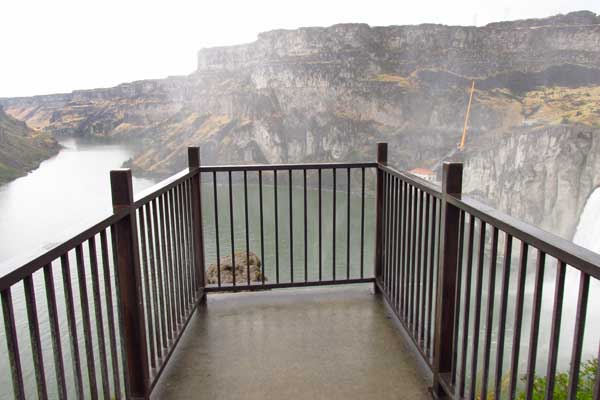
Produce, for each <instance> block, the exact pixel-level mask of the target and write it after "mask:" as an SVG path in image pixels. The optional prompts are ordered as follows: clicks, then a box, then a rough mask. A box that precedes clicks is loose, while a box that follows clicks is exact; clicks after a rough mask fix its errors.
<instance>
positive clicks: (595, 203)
mask: <svg viewBox="0 0 600 400" xmlns="http://www.w3.org/2000/svg"><path fill="white" fill-rule="evenodd" d="M573 242H575V243H576V244H578V245H580V246H583V247H585V248H587V249H589V250H592V251H594V252H596V253H600V188H596V190H594V192H593V193H592V195H591V196H590V197H589V198H588V200H587V202H586V203H585V207H584V208H583V212H582V213H581V217H579V224H578V225H577V230H576V231H575V236H574V237H573Z"/></svg>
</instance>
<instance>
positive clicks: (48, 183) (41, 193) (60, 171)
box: [0, 139, 154, 273]
mask: <svg viewBox="0 0 600 400" xmlns="http://www.w3.org/2000/svg"><path fill="white" fill-rule="evenodd" d="M60 144H61V145H62V146H63V149H62V150H61V151H60V152H59V153H58V154H57V155H56V156H54V157H52V158H50V159H48V160H46V161H44V162H42V163H41V165H40V167H39V168H38V169H36V170H35V171H33V172H31V173H29V174H27V175H26V176H24V177H22V178H19V179H16V180H14V181H12V182H10V183H8V184H6V185H3V186H0V238H2V240H0V264H2V263H3V262H4V261H7V260H9V259H11V258H13V257H15V256H22V255H24V254H29V253H31V252H35V251H36V250H39V249H40V248H47V247H49V246H52V245H53V244H55V243H57V242H60V241H61V240H64V239H65V238H67V237H68V236H70V235H73V234H75V233H77V232H79V231H80V230H81V229H82V228H84V227H86V226H88V225H90V224H92V223H94V222H95V221H97V220H98V219H99V218H101V217H102V216H106V215H107V213H108V212H110V210H111V208H112V206H111V197H110V179H109V171H110V170H111V169H115V168H120V167H121V165H122V164H123V162H124V161H126V160H128V159H129V158H130V157H131V156H132V154H133V153H132V149H131V148H129V147H128V146H125V145H116V144H110V145H107V144H91V143H87V142H82V141H78V140H76V139H67V140H63V141H61V143H60ZM153 183H154V182H153V181H151V180H148V179H140V178H135V177H134V179H133V188H134V191H140V190H143V189H145V188H147V187H148V186H150V185H152V184H153ZM4 272H5V271H0V273H4Z"/></svg>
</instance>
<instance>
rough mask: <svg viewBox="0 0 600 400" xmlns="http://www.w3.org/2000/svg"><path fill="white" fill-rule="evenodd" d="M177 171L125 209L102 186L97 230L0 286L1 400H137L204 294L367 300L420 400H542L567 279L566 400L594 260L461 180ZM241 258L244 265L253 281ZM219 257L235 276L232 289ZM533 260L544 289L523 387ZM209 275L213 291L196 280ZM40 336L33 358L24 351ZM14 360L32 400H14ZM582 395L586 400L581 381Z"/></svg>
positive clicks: (305, 169) (550, 381) (121, 182)
mask: <svg viewBox="0 0 600 400" xmlns="http://www.w3.org/2000/svg"><path fill="white" fill-rule="evenodd" d="M188 159H189V168H187V169H186V170H184V171H182V172H180V173H179V174H176V175H174V176H173V177H171V178H169V179H167V180H165V181H163V182H161V183H159V184H158V185H156V186H154V187H152V188H150V189H148V190H147V191H146V192H144V193H142V194H141V195H139V196H137V199H134V196H133V191H132V182H131V171H129V170H117V171H112V172H111V188H112V199H113V208H114V210H113V214H111V215H110V216H108V217H107V218H105V219H104V220H103V221H101V222H99V223H98V224H96V225H94V226H92V227H91V228H89V229H87V230H85V231H84V232H82V233H80V234H78V235H77V236H75V237H73V238H72V239H70V240H67V241H66V242H64V243H61V244H59V245H57V246H56V247H54V248H52V249H50V250H49V251H47V252H45V253H44V254H42V255H39V256H35V257H33V258H32V259H31V260H29V261H27V262H26V263H24V264H23V265H21V266H20V267H19V268H16V269H15V270H13V271H12V272H10V273H8V274H6V275H4V276H2V277H0V297H1V302H2V315H3V327H4V330H3V333H4V335H5V337H6V345H7V350H8V352H7V354H8V359H9V360H8V361H9V363H10V370H11V380H12V388H13V393H14V397H15V398H18V399H22V398H26V397H29V396H34V395H35V394H37V397H39V398H51V397H58V398H67V397H75V398H84V397H90V398H98V397H102V398H106V399H110V398H122V397H127V398H148V397H149V396H150V394H151V392H152V390H153V388H154V387H155V385H156V383H157V382H158V379H159V378H160V376H161V373H162V371H163V369H164V367H165V366H166V365H167V363H168V361H169V359H170V357H171V355H172V353H173V351H174V349H175V348H176V346H177V343H178V341H179V339H180V338H181V335H182V333H183V332H184V330H185V328H186V326H187V324H188V322H189V321H190V318H191V316H192V315H193V312H194V310H196V308H197V307H198V305H199V304H201V303H202V302H203V301H204V300H205V296H206V293H209V292H219V291H240V290H264V289H272V288H285V287H301V286H318V285H334V284H349V283H374V285H375V290H376V291H377V292H380V293H382V295H383V299H384V301H385V302H386V303H387V304H388V306H389V307H390V308H391V309H392V310H393V312H394V313H395V315H396V317H397V318H398V319H399V321H400V322H401V324H402V326H403V327H404V329H405V330H406V332H407V333H408V335H409V336H410V337H411V338H412V341H413V343H414V345H415V347H416V349H417V350H418V352H419V353H420V355H421V356H422V358H423V360H424V361H425V363H426V365H427V366H428V368H429V369H430V371H431V372H432V373H433V387H432V393H433V395H434V397H436V398H441V397H450V398H455V399H462V398H469V399H475V398H490V396H493V397H494V398H496V399H500V398H510V399H514V398H516V397H517V392H519V393H520V394H519V396H521V395H522V396H524V397H525V398H533V391H534V385H535V379H536V376H538V375H539V374H540V373H543V374H544V376H546V377H547V379H546V384H545V387H544V388H543V390H544V391H545V398H548V399H550V398H552V397H553V393H554V392H553V390H554V385H555V379H556V378H555V377H556V373H557V359H558V354H559V346H560V339H561V328H564V327H565V326H564V325H565V324H563V323H562V320H561V317H562V316H563V306H564V303H565V301H566V300H565V299H566V296H565V276H566V274H567V272H568V271H569V270H573V271H576V272H577V273H578V274H579V278H580V280H579V284H578V297H577V299H576V301H575V303H576V304H575V305H574V306H575V307H574V309H575V314H576V316H575V319H574V326H573V334H572V335H570V336H572V343H571V344H570V347H571V352H570V354H569V356H570V363H569V372H568V376H569V383H568V398H569V399H574V398H575V396H576V394H577V391H578V384H579V368H580V364H581V361H582V347H583V345H584V344H583V342H584V336H585V334H586V333H587V334H588V336H589V335H590V334H591V335H592V336H594V335H595V336H594V337H593V338H592V341H595V343H594V345H595V346H598V332H591V333H590V332H589V329H586V327H587V325H586V312H588V310H589V307H590V305H589V304H588V303H589V294H590V281H597V280H598V279H600V256H599V255H597V254H595V253H592V252H590V251H587V250H585V249H583V248H581V247H579V246H576V245H574V244H572V243H571V242H568V241H565V240H562V239H560V238H558V237H556V236H554V235H551V234H549V233H547V232H544V231H541V230H539V229H537V228H534V227H532V226H530V225H527V224H524V223H522V222H520V221H517V220H515V219H514V218H511V217H509V216H507V215H505V214H502V213H500V212H498V211H496V210H493V209H491V208H489V207H487V206H485V205H482V204H480V203H478V202H476V201H475V200H472V199H469V198H466V197H464V196H461V191H462V188H461V186H462V165H461V164H455V163H446V164H445V165H444V176H443V185H442V190H439V189H438V188H437V187H436V186H434V185H433V184H431V183H428V182H425V181H422V180H420V179H418V178H416V177H413V176H412V175H410V174H406V173H402V172H399V171H396V170H395V169H393V168H391V167H390V166H389V165H388V164H387V145H386V144H379V145H378V157H377V162H376V163H326V164H283V165H249V166H200V153H199V149H198V148H190V149H189V151H188ZM219 182H221V183H219ZM373 194H374V195H373ZM223 199H225V201H223ZM517 242H519V243H520V257H519V258H518V259H516V261H515V257H513V255H514V254H513V253H515V252H514V251H513V247H516V243H517ZM531 250H535V251H536V257H535V265H530V264H531V263H530V262H529V260H530V258H528V255H529V253H530V251H531ZM253 251H256V252H258V253H259V254H260V258H259V260H260V262H259V263H258V262H256V261H254V267H255V268H259V271H258V272H260V273H259V274H258V275H255V277H254V279H252V278H251V276H250V264H251V262H250V261H251V260H250V258H251V252H253ZM226 253H227V255H228V256H229V257H230V262H231V264H232V265H231V275H232V276H231V282H225V281H224V275H223V274H224V268H225V267H224V266H223V265H222V264H223V262H224V261H223V260H224V259H223V257H222V256H223V255H225V254H226ZM236 257H237V259H240V260H242V261H244V264H245V268H246V269H245V270H241V271H240V272H238V269H237V268H236V262H237V261H236ZM550 259H555V260H556V267H555V271H556V275H555V277H554V278H553V280H552V283H553V286H554V291H553V292H552V295H553V297H552V298H553V301H552V304H553V306H552V312H551V313H550V315H551V329H550V331H549V334H548V335H547V336H548V337H547V339H548V341H549V346H548V352H547V359H546V360H545V363H546V370H545V371H542V372H540V369H539V368H536V366H537V365H539V362H538V347H539V346H538V345H539V344H540V343H541V342H540V318H541V315H542V308H541V304H542V295H543V291H544V286H548V285H547V282H546V280H545V279H544V278H545V270H546V269H550V268H547V264H548V263H549V260H550ZM209 262H210V263H212V265H211V267H209V268H207V264H208V263H209ZM72 265H75V266H76V271H75V273H73V271H72V270H71V266H72ZM513 266H514V268H513ZM533 267H535V272H534V276H533V278H532V279H530V280H532V282H533V288H532V290H531V296H530V297H531V299H529V298H528V295H529V294H528V293H526V292H527V291H526V290H525V288H526V280H527V271H528V270H530V269H532V268H533ZM211 268H212V271H216V278H215V279H216V281H215V282H208V281H209V279H208V278H207V276H206V275H207V271H209V270H211ZM240 274H241V276H240ZM497 275H498V278H497ZM514 275H516V278H514V277H513V276H514ZM510 282H513V286H516V288H515V290H514V293H515V300H514V301H513V302H512V303H514V306H511V304H509V303H510V301H509V298H510V292H511V290H510V287H511V286H510V285H511V283H510ZM15 299H17V300H18V301H15ZM529 302H531V304H532V305H533V307H532V310H531V313H530V314H526V313H525V312H524V304H526V303H529ZM21 304H22V307H21ZM44 311H47V313H44ZM511 313H512V315H511ZM525 317H527V318H528V319H530V324H529V335H528V337H527V339H528V340H527V342H528V343H527V346H524V344H523V343H524V342H525V338H524V336H523V331H524V329H523V327H524V326H525V325H526V324H525V325H524V324H523V321H524V318H525ZM511 321H512V326H510V329H509V325H510V323H511ZM46 324H47V325H48V327H49V335H48V336H49V338H48V340H45V339H44V338H43V335H41V334H40V330H41V328H40V326H42V325H44V326H45V325H46ZM509 331H510V332H511V333H512V335H511V336H512V340H508V339H507V337H506V336H507V335H508V332H509ZM22 333H26V336H28V339H29V340H28V342H29V345H27V346H24V344H26V343H25V342H24V341H26V339H23V337H21V336H22ZM564 336H565V335H563V337H564ZM494 337H495V340H493V338H494ZM509 342H510V343H509ZM523 347H525V349H526V351H527V363H526V368H525V371H523V372H524V373H525V374H524V376H525V381H524V383H523V384H519V379H520V376H519V367H520V365H521V364H522V363H521V359H522V358H523V357H522V355H521V353H522V352H523V351H522V350H523V349H522V348H523ZM21 349H25V351H24V352H21ZM25 359H30V360H31V363H32V365H33V375H34V378H35V384H34V382H33V380H32V381H29V383H28V384H27V385H25V378H24V371H23V367H22V361H23V360H25ZM49 366H52V368H49ZM536 374H537V375H536ZM504 381H507V382H508V384H504V383H503V382H504ZM50 382H52V385H49V383H50ZM50 386H52V387H50ZM538 389H539V388H537V389H536V390H538ZM594 390H595V392H594V396H595V397H594V398H595V399H598V398H599V397H600V379H599V378H598V377H596V386H595V389H594Z"/></svg>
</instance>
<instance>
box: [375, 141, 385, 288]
mask: <svg viewBox="0 0 600 400" xmlns="http://www.w3.org/2000/svg"><path fill="white" fill-rule="evenodd" d="M387 155H388V145H387V143H377V164H378V165H377V194H376V198H375V199H376V200H375V204H376V214H375V218H376V219H375V284H374V291H375V293H379V288H378V286H377V282H380V280H381V263H382V258H383V221H382V218H383V196H384V193H383V171H382V170H381V169H380V168H379V166H381V165H386V164H387V158H388V157H387Z"/></svg>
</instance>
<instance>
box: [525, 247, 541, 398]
mask: <svg viewBox="0 0 600 400" xmlns="http://www.w3.org/2000/svg"><path fill="white" fill-rule="evenodd" d="M545 267H546V254H545V253H544V252H543V251H541V250H538V255H537V266H536V271H535V287H534V289H533V310H532V311H531V335H530V337H529V356H528V358H527V385H526V393H527V399H528V400H530V399H532V398H533V383H534V380H535V365H536V358H537V346H538V340H539V331H540V316H541V312H542V292H543V286H544V269H545Z"/></svg>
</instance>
